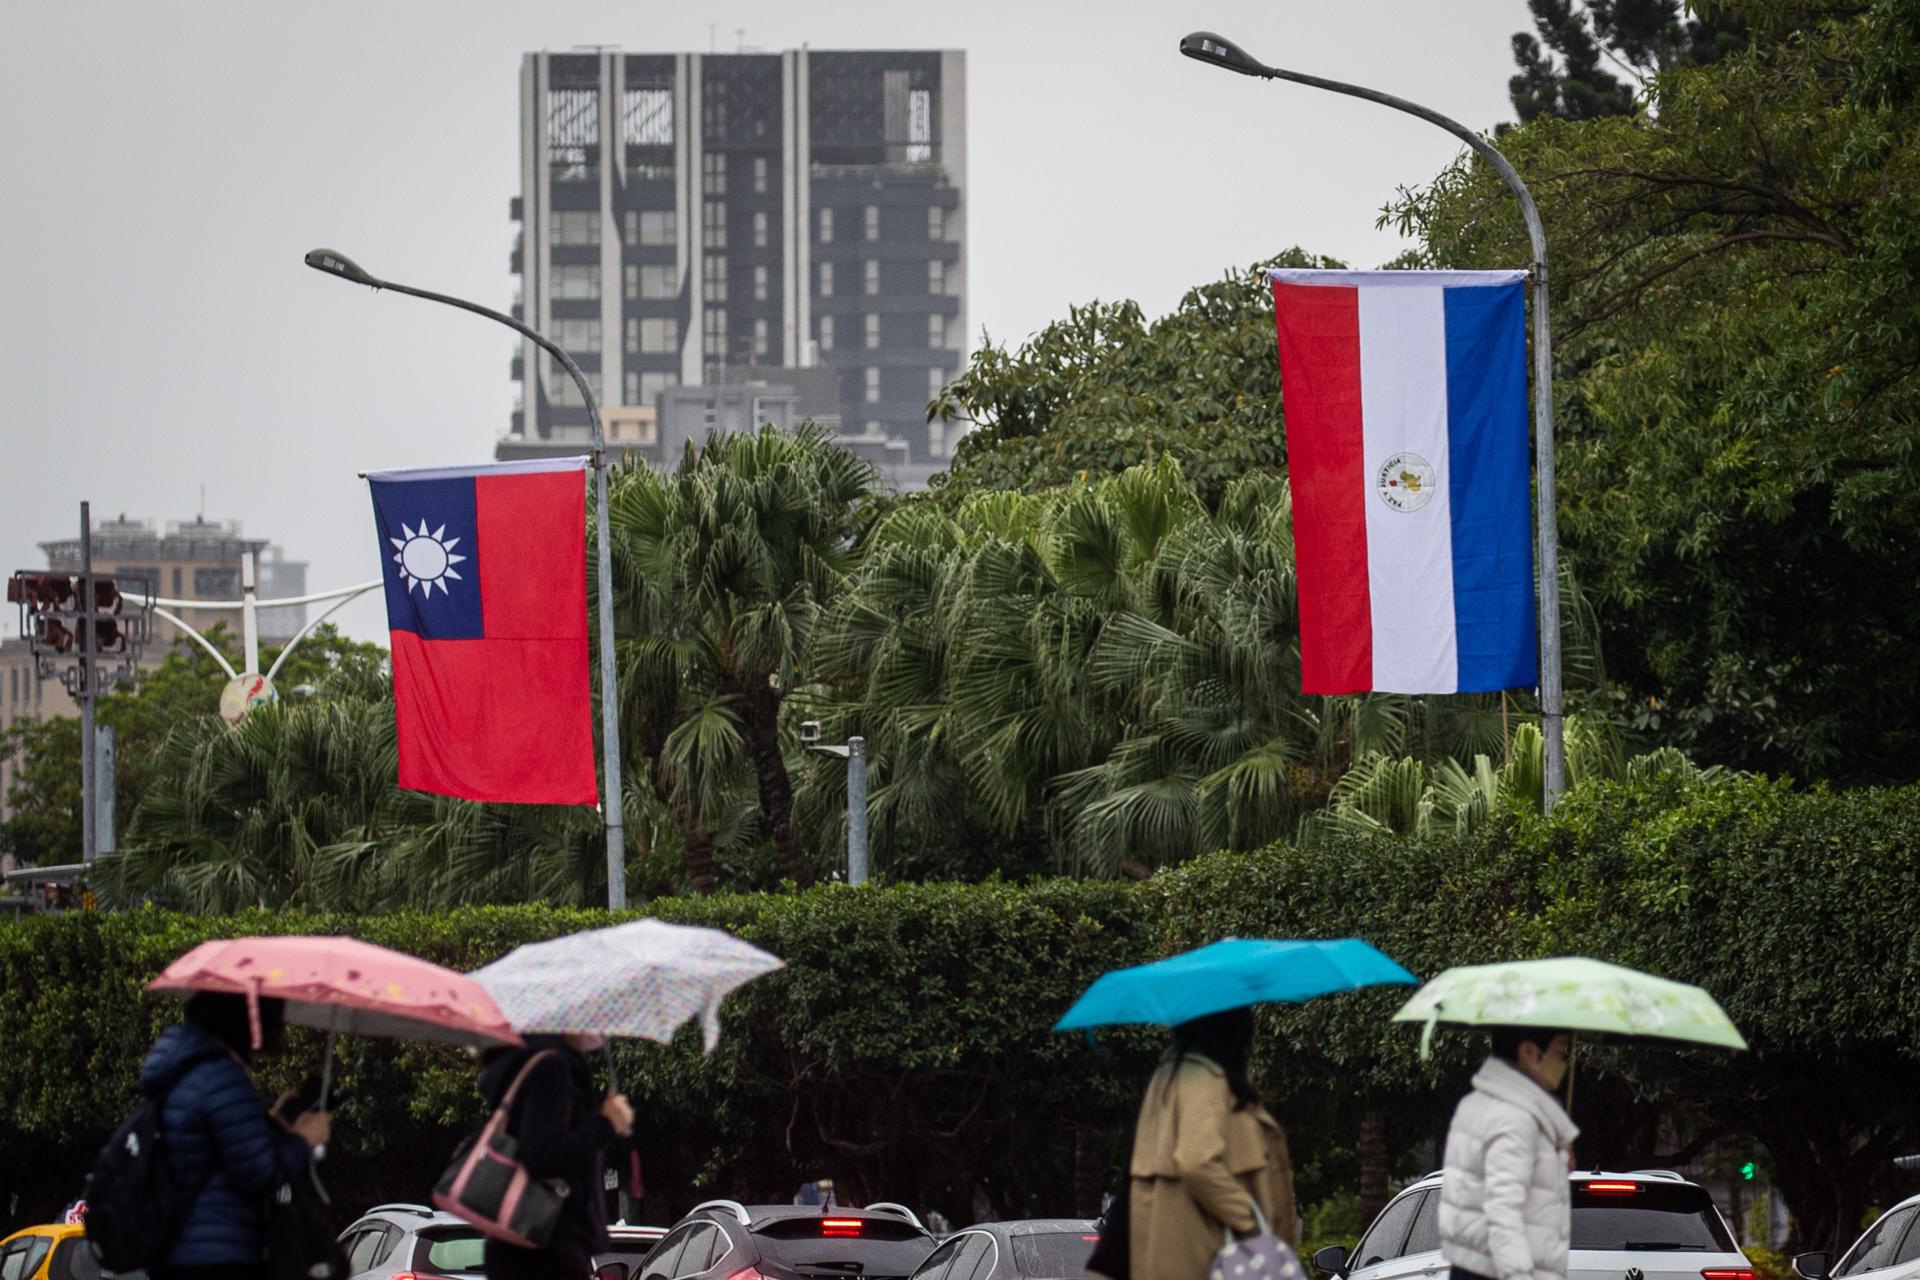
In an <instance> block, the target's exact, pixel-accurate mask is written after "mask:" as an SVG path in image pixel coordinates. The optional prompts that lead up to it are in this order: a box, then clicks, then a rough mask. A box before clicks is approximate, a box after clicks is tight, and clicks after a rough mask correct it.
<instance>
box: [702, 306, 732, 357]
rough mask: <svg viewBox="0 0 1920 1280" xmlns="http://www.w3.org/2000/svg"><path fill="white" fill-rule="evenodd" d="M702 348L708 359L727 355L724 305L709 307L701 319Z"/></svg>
mask: <svg viewBox="0 0 1920 1280" xmlns="http://www.w3.org/2000/svg"><path fill="white" fill-rule="evenodd" d="M701 337H702V350H703V351H704V353H705V355H706V357H707V359H709V360H724V359H726V356H727V312H726V308H724V307H709V308H707V311H706V314H705V316H704V317H703V318H702V321H701Z"/></svg>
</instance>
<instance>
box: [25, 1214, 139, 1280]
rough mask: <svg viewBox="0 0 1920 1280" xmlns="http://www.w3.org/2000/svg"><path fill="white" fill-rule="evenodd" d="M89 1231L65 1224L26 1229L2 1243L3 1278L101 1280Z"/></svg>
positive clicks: (58, 1223) (52, 1223) (47, 1224)
mask: <svg viewBox="0 0 1920 1280" xmlns="http://www.w3.org/2000/svg"><path fill="white" fill-rule="evenodd" d="M86 1231H87V1229H86V1228H85V1227H83V1226H80V1225H78V1224H75V1223H63V1222H50V1223H46V1224H44V1225H42V1226H37V1227H22V1228H21V1229H20V1230H18V1231H16V1232H14V1233H13V1234H12V1235H10V1236H8V1237H7V1238H6V1239H4V1240H0V1278H4V1280H101V1271H100V1264H99V1263H98V1262H96V1261H94V1257H93V1250H91V1249H89V1248H87V1237H86ZM129 1274H130V1275H142V1274H143V1273H140V1272H132V1273H129ZM123 1280H125V1278H124V1277H123Z"/></svg>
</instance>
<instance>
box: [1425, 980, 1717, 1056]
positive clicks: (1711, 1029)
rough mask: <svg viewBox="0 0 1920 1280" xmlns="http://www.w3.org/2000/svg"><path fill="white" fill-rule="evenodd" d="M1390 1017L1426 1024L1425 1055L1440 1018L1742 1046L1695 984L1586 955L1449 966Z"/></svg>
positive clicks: (1613, 1036) (1484, 1024)
mask: <svg viewBox="0 0 1920 1280" xmlns="http://www.w3.org/2000/svg"><path fill="white" fill-rule="evenodd" d="M1393 1020H1394V1021H1395V1022H1419V1023H1424V1024H1425V1027H1426V1029H1425V1030H1424V1031H1423V1032H1422V1033H1421V1036H1420V1056H1421V1057H1426V1056H1427V1054H1428V1052H1429V1047H1430V1044H1431V1041H1432V1039H1433V1028H1434V1026H1435V1024H1437V1023H1441V1022H1450V1023H1456V1024H1459V1025H1462V1026H1469V1027H1553V1028H1556V1029H1559V1030H1564V1031H1576V1032H1579V1033H1581V1034H1582V1035H1591V1036H1595V1037H1598V1038H1601V1039H1613V1040H1677V1041H1683V1042H1686V1043H1690V1044H1708V1045H1717V1046H1719V1047H1720V1048H1723V1049H1745V1048H1746V1047H1747V1042H1746V1040H1745V1039H1744V1038H1743V1037H1742V1036H1741V1034H1740V1032H1739V1031H1738V1029H1736V1028H1735V1027H1734V1025H1733V1019H1731V1018H1729V1017H1728V1016H1727V1011H1726V1010H1725V1009H1722V1008H1721V1007H1720V1003H1719V1001H1717V1000H1715V999H1714V998H1713V997H1712V996H1710V995H1708V994H1707V993H1706V992H1705V991H1703V990H1701V989H1700V988H1699V987H1690V986H1688V985H1687V984H1686V983H1684V982H1669V981H1668V980H1667V979H1665V978H1656V977H1654V976H1653V975H1652V974H1650V973H1641V972H1640V971H1639V970H1638V969H1629V968H1627V967H1625V966H1624V965H1617V964H1608V963H1606V962H1605V961H1603V960H1589V959H1587V958H1586V957H1585V956H1560V957H1557V958H1555V959H1551V960H1513V961H1509V962H1507V963H1504V964H1475V965H1461V966H1459V967H1457V968H1453V969H1448V970H1447V971H1446V972H1444V973H1442V974H1440V976H1439V977H1437V978H1435V979H1433V981H1431V982H1429V983H1427V985H1426V986H1424V987H1422V988H1420V990H1419V991H1417V992H1415V993H1414V996H1413V999H1411V1000H1409V1001H1407V1002H1406V1004H1404V1005H1402V1006H1401V1007H1400V1011H1399V1012H1398V1013H1396V1014H1394V1015H1393Z"/></svg>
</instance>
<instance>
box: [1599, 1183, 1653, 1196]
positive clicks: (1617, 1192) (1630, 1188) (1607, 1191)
mask: <svg viewBox="0 0 1920 1280" xmlns="http://www.w3.org/2000/svg"><path fill="white" fill-rule="evenodd" d="M1585 1185H1586V1189H1587V1190H1588V1191H1590V1192H1592V1193H1593V1194H1594V1195H1596V1196H1631V1195H1638V1194H1639V1193H1640V1184H1639V1183H1637V1182H1589V1183H1587V1184H1585Z"/></svg>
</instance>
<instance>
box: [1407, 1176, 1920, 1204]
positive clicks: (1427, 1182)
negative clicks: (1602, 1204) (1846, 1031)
mask: <svg viewBox="0 0 1920 1280" xmlns="http://www.w3.org/2000/svg"><path fill="white" fill-rule="evenodd" d="M1567 1180H1568V1181H1569V1182H1641V1183H1648V1184H1659V1185H1672V1186H1682V1187H1695V1186H1698V1185H1699V1184H1698V1183H1696V1182H1694V1181H1693V1180H1692V1179H1690V1178H1686V1177H1683V1176H1682V1175H1680V1174H1678V1173H1675V1172H1674V1171H1673V1170H1671V1169H1634V1170H1631V1171H1629V1172H1626V1173H1615V1172H1614V1171H1613V1170H1611V1169H1575V1170H1574V1171H1573V1172H1572V1173H1570V1174H1568V1175H1567ZM1439 1185H1440V1173H1439V1172H1434V1173H1427V1174H1422V1175H1421V1176H1420V1177H1418V1178H1416V1179H1414V1180H1413V1181H1412V1182H1409V1183H1408V1184H1407V1185H1406V1186H1405V1187H1403V1188H1401V1190H1402V1192H1406V1191H1417V1190H1421V1189H1424V1188H1427V1187H1437V1186H1439ZM1915 1199H1920V1196H1916V1197H1915Z"/></svg>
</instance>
